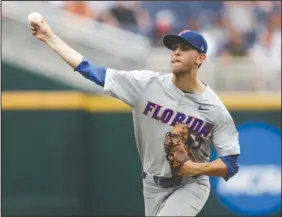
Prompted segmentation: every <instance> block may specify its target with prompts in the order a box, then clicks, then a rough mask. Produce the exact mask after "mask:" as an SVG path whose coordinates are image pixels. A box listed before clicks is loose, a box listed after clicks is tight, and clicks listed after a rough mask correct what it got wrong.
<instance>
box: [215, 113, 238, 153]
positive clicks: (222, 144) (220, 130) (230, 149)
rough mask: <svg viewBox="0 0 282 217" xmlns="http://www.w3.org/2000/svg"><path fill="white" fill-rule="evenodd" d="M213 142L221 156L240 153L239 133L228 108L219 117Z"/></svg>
mask: <svg viewBox="0 0 282 217" xmlns="http://www.w3.org/2000/svg"><path fill="white" fill-rule="evenodd" d="M212 143H213V145H214V147H215V149H216V151H217V154H218V156H219V157H222V156H228V155H237V154H240V145H239V134H238V131H237V129H236V126H235V124H234V121H233V119H232V117H231V115H230V114H229V112H228V111H227V110H226V111H223V112H222V113H221V115H220V116H219V117H218V119H217V122H216V124H215V126H214V129H213V134H212Z"/></svg>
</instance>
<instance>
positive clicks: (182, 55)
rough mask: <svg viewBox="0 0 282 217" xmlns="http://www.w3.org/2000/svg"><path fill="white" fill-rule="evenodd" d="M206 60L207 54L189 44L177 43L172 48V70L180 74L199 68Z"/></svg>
mask: <svg viewBox="0 0 282 217" xmlns="http://www.w3.org/2000/svg"><path fill="white" fill-rule="evenodd" d="M204 60H205V54H200V53H199V52H198V51H197V50H196V49H195V48H193V47H192V46H191V45H189V44H184V43H176V44H174V45H173V46H172V49H171V70H172V73H173V74H176V75H179V74H183V73H187V72H189V71H191V70H193V69H197V68H198V67H199V65H200V64H202V63H203V61H204Z"/></svg>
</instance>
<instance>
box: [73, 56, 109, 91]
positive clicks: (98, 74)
mask: <svg viewBox="0 0 282 217" xmlns="http://www.w3.org/2000/svg"><path fill="white" fill-rule="evenodd" d="M74 71H77V72H79V73H80V74H81V75H82V76H84V77H85V78H87V79H89V80H91V81H93V82H94V83H96V84H98V85H100V86H104V84H105V77H106V69H105V68H104V67H100V66H96V65H94V64H91V63H90V62H89V61H88V60H86V59H84V58H83V61H82V62H81V63H80V64H79V65H78V66H77V67H76V68H75V70H74Z"/></svg>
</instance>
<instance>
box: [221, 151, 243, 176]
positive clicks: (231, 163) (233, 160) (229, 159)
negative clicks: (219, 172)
mask: <svg viewBox="0 0 282 217" xmlns="http://www.w3.org/2000/svg"><path fill="white" fill-rule="evenodd" d="M221 160H222V162H223V163H224V164H225V166H226V170H227V172H226V173H225V175H224V176H223V179H224V180H225V181H228V180H229V179H231V178H232V177H233V176H235V175H236V174H237V173H238V171H239V165H238V155H231V156H226V157H221Z"/></svg>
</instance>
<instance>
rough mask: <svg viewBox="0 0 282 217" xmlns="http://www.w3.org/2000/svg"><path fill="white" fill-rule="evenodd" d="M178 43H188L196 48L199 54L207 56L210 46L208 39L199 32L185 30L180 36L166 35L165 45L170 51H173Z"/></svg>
mask: <svg viewBox="0 0 282 217" xmlns="http://www.w3.org/2000/svg"><path fill="white" fill-rule="evenodd" d="M177 42H183V43H186V44H187V43H188V44H189V45H191V46H192V47H194V48H195V49H196V50H197V51H198V52H199V53H204V54H206V53H207V51H208V44H207V41H206V39H205V38H204V37H203V36H202V35H201V34H200V33H198V32H196V31H192V30H183V31H181V32H180V33H179V34H178V35H166V36H165V37H164V38H163V43H164V45H165V46H166V47H167V48H168V49H170V50H171V49H172V46H173V44H175V43H177Z"/></svg>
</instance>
